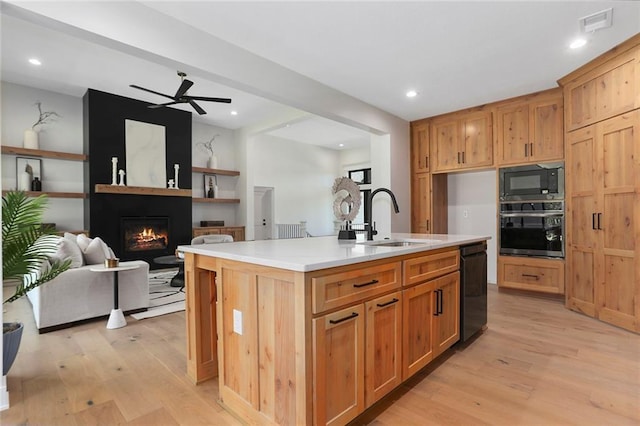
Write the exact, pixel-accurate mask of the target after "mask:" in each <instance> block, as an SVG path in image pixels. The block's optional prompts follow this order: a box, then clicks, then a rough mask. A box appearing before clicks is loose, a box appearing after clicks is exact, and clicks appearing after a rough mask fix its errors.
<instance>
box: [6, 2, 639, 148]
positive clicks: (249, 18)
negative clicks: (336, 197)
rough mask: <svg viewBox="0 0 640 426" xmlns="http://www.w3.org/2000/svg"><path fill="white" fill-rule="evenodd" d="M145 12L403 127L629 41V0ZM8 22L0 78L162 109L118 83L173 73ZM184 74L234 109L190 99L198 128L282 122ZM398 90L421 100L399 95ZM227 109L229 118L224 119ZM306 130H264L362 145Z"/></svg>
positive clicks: (255, 102) (562, 70)
mask: <svg viewBox="0 0 640 426" xmlns="http://www.w3.org/2000/svg"><path fill="white" fill-rule="evenodd" d="M13 3H15V4H16V5H18V6H19V5H20V2H13ZM144 4H145V5H146V6H148V7H150V8H153V9H154V10H155V11H159V12H162V13H165V14H167V15H169V16H171V17H173V18H175V19H177V20H180V21H182V22H183V23H186V24H189V25H191V26H193V27H196V28H198V29H200V30H202V31H205V32H207V33H209V34H211V35H213V36H215V37H217V38H219V39H221V40H225V41H227V42H229V43H231V44H233V45H236V46H238V47H239V48H242V49H246V50H247V51H249V52H252V53H253V54H256V55H258V56H261V57H264V58H266V59H269V60H271V61H273V62H275V63H278V64H280V65H282V66H284V67H286V68H288V69H290V70H293V71H296V72H298V73H300V74H302V75H305V76H307V77H309V78H312V79H314V80H317V81H319V82H321V83H323V84H325V85H327V86H329V87H332V88H334V89H337V90H339V91H341V92H344V93H346V94H348V95H350V96H353V97H355V98H357V99H360V100H362V101H364V102H367V103H369V104H371V105H373V106H376V107H378V108H380V109H382V110H384V111H387V112H389V113H391V114H393V115H396V116H398V117H400V118H403V119H405V120H408V121H410V120H415V119H419V118H424V117H429V116H433V115H437V114H441V113H445V112H449V111H454V110H458V109H462V108H466V107H471V106H476V105H481V104H484V103H488V102H492V101H496V100H500V99H505V98H509V97H513V96H518V95H522V94H526V93H531V92H535V91H538V90H543V89H548V88H551V87H554V86H556V81H557V79H559V78H560V77H562V76H564V75H566V74H567V73H569V72H570V71H572V70H573V69H575V68H577V67H579V66H580V65H582V64H584V63H586V62H588V61H589V60H590V59H592V58H594V57H596V56H598V55H599V54H601V53H603V52H605V51H606V50H608V49H610V48H611V47H613V46H615V45H616V44H618V43H620V42H622V41H624V40H626V39H627V38H629V37H631V36H632V35H634V34H636V33H638V32H639V31H640V2H637V1H614V2H596V1H566V2H563V1H550V2H540V1H529V2H505V1H502V2H483V1H471V2H455V1H448V2H366V1H356V2H341V1H337V2H268V1H263V2H217V1H215V2H214V1H195V2H186V1H158V2H144ZM609 7H613V9H614V11H613V27H612V28H608V29H604V30H600V31H597V32H595V33H591V34H586V35H585V36H586V38H587V39H588V41H589V42H588V44H587V45H586V46H585V47H584V48H583V49H581V50H578V51H571V50H570V49H569V48H568V44H569V42H570V41H571V40H572V39H573V38H574V37H575V36H577V35H578V34H579V25H578V19H579V18H580V17H583V16H586V15H589V14H592V13H594V12H598V11H600V10H603V9H606V8H609ZM10 11H11V9H9V12H10ZM7 15H12V14H11V13H9V14H7V13H3V16H2V68H1V72H2V79H3V80H5V81H9V82H14V83H18V84H25V85H29V86H33V87H38V88H43V89H47V90H52V91H56V92H60V93H66V94H71V95H74V96H82V95H83V94H84V92H85V91H86V89H87V88H94V89H97V90H102V91H106V92H110V93H115V94H119V95H122V96H127V97H133V98H137V99H141V100H144V101H148V102H154V103H155V102H160V101H163V99H162V98H160V99H159V97H158V96H156V95H153V94H148V93H145V92H141V91H138V90H135V89H132V88H130V87H128V85H129V84H137V85H140V86H144V87H147V88H149V89H152V90H155V91H159V92H163V93H169V94H171V93H173V92H175V90H176V88H177V87H178V85H179V83H180V81H179V78H178V77H177V75H176V69H171V68H167V66H166V65H159V64H157V63H154V62H150V61H148V60H143V59H141V58H138V57H134V56H131V55H130V54H128V53H125V52H122V51H118V50H114V49H112V48H107V47H104V46H101V45H98V44H96V43H94V42H93V41H90V40H86V39H82V38H79V37H78V36H76V35H74V36H71V35H69V34H65V33H62V32H60V31H57V30H52V29H49V28H44V27H42V26H40V25H38V24H33V23H28V22H25V21H23V20H22V19H17V18H15V17H13V16H7ZM96 19H97V20H99V19H100V16H96ZM33 21H35V20H33ZM147 24H148V23H147ZM173 30H174V29H173V28H166V31H173ZM176 36H178V35H177V34H176ZM30 56H38V57H40V58H41V60H42V61H43V66H42V67H40V68H37V69H36V68H33V67H30V66H28V64H27V63H26V59H27V58H28V57H30ZM178 66H180V64H177V65H176V68H177V67H178ZM184 66H185V67H188V66H189V64H184ZM189 78H190V79H192V80H193V81H194V82H195V85H194V86H193V88H192V89H191V90H190V91H189V94H193V95H200V96H216V97H230V98H232V99H233V103H232V104H231V105H226V104H215V103H204V102H203V103H201V106H202V107H203V108H204V109H205V110H207V112H208V114H207V115H206V116H202V117H199V118H197V119H202V120H206V121H207V122H209V123H211V124H214V125H218V126H221V127H225V128H230V129H237V128H240V127H246V126H251V125H254V124H256V123H259V122H265V121H274V120H276V118H277V117H278V116H287V115H289V116H291V115H294V111H292V108H290V107H287V106H284V105H281V104H279V103H276V102H274V101H273V100H266V99H263V98H260V97H258V96H254V95H251V94H248V93H245V92H241V91H239V90H235V89H231V88H230V87H226V86H223V85H221V84H218V83H215V82H213V81H210V80H208V79H206V78H201V77H200V76H197V75H195V76H190V77H189ZM408 89H415V90H417V91H418V92H419V96H418V97H416V98H413V99H408V98H406V97H405V96H404V93H405V92H406V91H407V90H408ZM188 108H189V107H186V109H188ZM232 109H234V110H237V111H238V115H237V116H231V115H230V111H231V110H232ZM196 115H197V114H194V117H195V116H196ZM312 117H313V116H312ZM313 120H314V122H313V123H312V124H309V125H307V126H302V125H301V123H300V122H298V123H296V125H293V126H290V127H288V128H287V127H280V128H279V129H277V130H273V132H277V135H278V136H281V137H286V138H292V139H294V140H295V139H297V140H302V139H305V140H306V141H307V142H311V140H310V139H313V140H315V142H313V143H319V144H323V143H325V144H327V143H330V144H331V145H332V146H335V145H336V144H337V143H339V142H341V141H350V143H351V142H353V141H356V142H357V141H358V140H360V141H363V140H368V139H367V137H366V135H365V134H364V133H363V132H362V131H359V130H356V129H353V128H350V127H345V126H344V125H338V124H334V123H333V122H329V124H327V120H321V119H319V118H313ZM296 129H300V131H299V132H296ZM274 134H275V133H274Z"/></svg>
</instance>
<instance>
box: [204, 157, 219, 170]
mask: <svg viewBox="0 0 640 426" xmlns="http://www.w3.org/2000/svg"><path fill="white" fill-rule="evenodd" d="M207 167H208V168H210V169H217V168H218V156H217V155H215V154H211V156H210V157H209V159H208V160H207Z"/></svg>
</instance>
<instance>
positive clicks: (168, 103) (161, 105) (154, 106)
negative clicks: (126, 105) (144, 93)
mask: <svg viewBox="0 0 640 426" xmlns="http://www.w3.org/2000/svg"><path fill="white" fill-rule="evenodd" d="M178 103H179V102H176V101H173V102H167V103H166V104H155V105H149V106H148V108H161V107H163V106H167V105H175V104H178Z"/></svg>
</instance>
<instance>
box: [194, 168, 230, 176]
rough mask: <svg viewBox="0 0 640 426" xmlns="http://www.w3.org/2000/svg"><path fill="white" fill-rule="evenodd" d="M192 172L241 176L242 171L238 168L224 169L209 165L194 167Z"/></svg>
mask: <svg viewBox="0 0 640 426" xmlns="http://www.w3.org/2000/svg"><path fill="white" fill-rule="evenodd" d="M191 172H192V173H207V174H211V175H222V176H240V172H238V171H236V170H222V169H209V168H207V167H195V166H194V167H192V168H191Z"/></svg>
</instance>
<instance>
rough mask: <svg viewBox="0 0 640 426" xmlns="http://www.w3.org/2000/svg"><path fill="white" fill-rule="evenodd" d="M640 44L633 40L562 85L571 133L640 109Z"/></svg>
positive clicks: (578, 72)
mask: <svg viewBox="0 0 640 426" xmlns="http://www.w3.org/2000/svg"><path fill="white" fill-rule="evenodd" d="M639 40H640V36H636V37H633V38H631V39H630V40H628V41H627V42H625V43H623V44H621V45H619V46H618V47H616V48H615V49H612V50H611V51H609V52H608V53H607V54H605V55H602V56H601V57H599V58H598V59H597V60H595V61H594V62H593V64H589V65H590V66H587V67H582V68H580V69H579V70H577V71H575V72H573V73H571V74H569V75H568V76H566V77H564V78H562V79H561V80H560V81H559V82H560V84H561V85H562V86H563V87H564V90H565V92H564V93H565V105H567V114H566V117H565V126H566V128H567V131H569V132H570V131H572V130H575V129H579V128H581V127H584V126H588V125H590V124H593V123H596V122H598V121H601V120H605V119H607V118H610V117H613V116H616V115H619V114H622V113H625V112H628V111H631V110H633V109H636V108H640V96H639V95H638V93H639V91H638V89H639V87H638V86H640V47H638V46H637V44H638V41H639ZM633 44H636V46H635V47H633V46H631V45H633ZM616 55H617V56H616Z"/></svg>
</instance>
